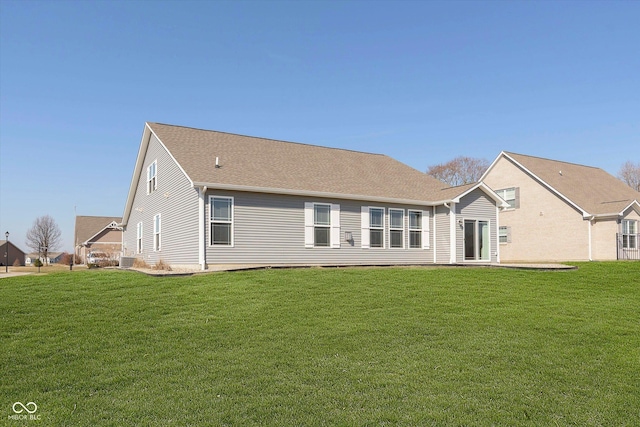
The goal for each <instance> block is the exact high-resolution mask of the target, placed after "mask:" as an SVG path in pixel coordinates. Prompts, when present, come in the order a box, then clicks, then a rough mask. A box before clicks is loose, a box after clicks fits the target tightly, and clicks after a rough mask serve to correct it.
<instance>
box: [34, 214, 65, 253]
mask: <svg viewBox="0 0 640 427" xmlns="http://www.w3.org/2000/svg"><path fill="white" fill-rule="evenodd" d="M61 235H62V233H61V232H60V228H59V227H58V224H56V221H55V220H54V219H53V218H51V217H50V216H49V215H45V216H41V217H38V218H37V219H36V220H35V221H34V222H33V226H31V228H30V229H29V231H27V246H28V247H29V248H31V250H33V251H34V252H38V253H41V254H42V256H44V259H45V260H46V259H47V254H48V253H49V252H52V251H55V250H56V249H58V248H59V247H60V243H61V237H60V236H61Z"/></svg>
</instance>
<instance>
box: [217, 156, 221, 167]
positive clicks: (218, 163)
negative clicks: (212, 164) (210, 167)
mask: <svg viewBox="0 0 640 427" xmlns="http://www.w3.org/2000/svg"><path fill="white" fill-rule="evenodd" d="M219 167H220V159H219V158H218V156H216V168H219Z"/></svg>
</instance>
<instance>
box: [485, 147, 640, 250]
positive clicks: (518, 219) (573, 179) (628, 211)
mask: <svg viewBox="0 0 640 427" xmlns="http://www.w3.org/2000/svg"><path fill="white" fill-rule="evenodd" d="M481 181H482V182H484V183H485V184H487V185H488V186H489V187H491V188H492V189H493V190H495V191H496V192H497V193H498V194H499V195H500V196H501V197H502V198H503V199H505V200H506V201H507V202H508V203H509V205H510V208H509V209H506V210H504V211H502V212H501V213H500V242H501V243H500V256H501V260H502V261H578V260H615V259H640V250H639V245H640V242H639V240H640V237H639V235H638V233H639V232H640V229H639V227H640V224H639V221H640V204H639V200H640V193H638V192H636V191H635V190H633V189H632V188H631V187H629V186H627V185H626V184H624V183H623V182H622V181H620V180H618V179H616V178H614V177H613V176H611V175H609V174H608V173H607V172H605V171H604V170H602V169H599V168H595V167H590V166H583V165H577V164H573V163H566V162H561V161H557V160H549V159H542V158H539V157H532V156H525V155H522V154H515V153H508V152H502V153H500V155H499V156H498V157H497V158H496V160H495V161H494V162H493V163H492V164H491V166H490V167H489V169H488V170H487V171H486V172H485V174H484V175H483V177H482V178H481Z"/></svg>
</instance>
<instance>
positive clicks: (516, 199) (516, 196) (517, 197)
mask: <svg viewBox="0 0 640 427" xmlns="http://www.w3.org/2000/svg"><path fill="white" fill-rule="evenodd" d="M509 190H513V204H514V206H513V207H511V205H509V207H508V208H505V209H504V210H505V211H514V210H516V209H519V208H520V187H507V188H501V189H499V190H496V194H497V195H498V196H500V198H502V199H503V200H504V201H505V202H507V203H509V200H508V199H506V196H507V194H506V192H507V191H509ZM502 194H504V197H503V196H502Z"/></svg>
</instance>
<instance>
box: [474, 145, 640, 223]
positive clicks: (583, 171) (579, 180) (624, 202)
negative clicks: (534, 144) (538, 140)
mask: <svg viewBox="0 0 640 427" xmlns="http://www.w3.org/2000/svg"><path fill="white" fill-rule="evenodd" d="M501 162H509V163H510V164H512V165H513V166H515V167H516V168H517V169H519V170H520V171H521V172H522V173H524V174H525V175H527V176H529V177H530V178H531V179H533V180H534V181H536V182H537V183H538V184H539V185H541V186H543V187H544V188H546V189H547V190H548V191H550V192H552V193H554V194H555V195H557V196H558V197H560V198H561V199H563V200H564V201H565V202H566V203H568V204H569V205H571V206H572V207H573V208H574V209H576V210H577V211H579V212H581V213H582V215H583V216H592V215H595V216H615V215H620V214H621V212H622V211H623V210H624V209H625V208H626V207H627V206H629V204H630V203H632V202H633V201H634V200H636V201H637V200H638V199H639V198H640V193H638V192H636V191H634V190H633V189H632V188H630V187H629V186H627V185H626V184H624V183H623V182H622V181H620V180H618V179H617V178H615V177H613V176H612V175H610V174H608V173H607V172H605V171H604V170H602V169H600V168H595V167H591V166H584V165H578V164H574V163H567V162H562V161H557V160H550V159H543V158H539V157H533V156H526V155H522V154H515V153H508V152H502V153H500V155H499V156H498V157H497V158H496V160H495V161H494V162H493V163H492V165H491V166H490V167H489V169H488V170H487V171H486V172H485V174H484V175H483V177H482V179H483V180H485V181H487V182H488V183H489V185H491V182H493V181H496V180H497V181H500V182H508V179H509V178H511V179H512V180H513V181H514V183H513V184H511V185H515V184H516V181H517V179H516V177H515V176H512V177H508V176H504V174H505V173H508V172H505V171H508V169H505V168H499V167H498V166H499V165H500V164H501ZM494 189H496V190H498V189H499V188H494Z"/></svg>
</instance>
